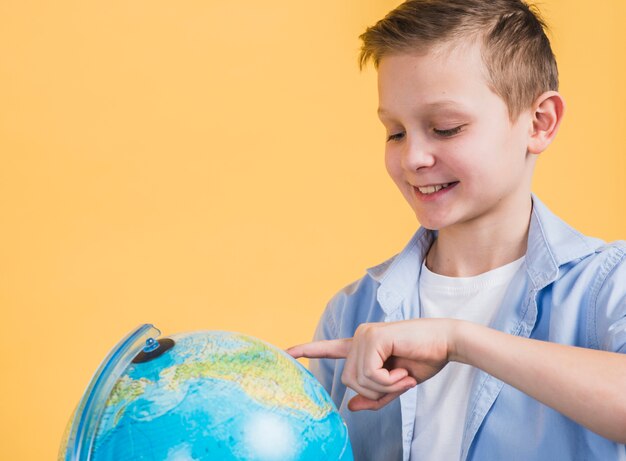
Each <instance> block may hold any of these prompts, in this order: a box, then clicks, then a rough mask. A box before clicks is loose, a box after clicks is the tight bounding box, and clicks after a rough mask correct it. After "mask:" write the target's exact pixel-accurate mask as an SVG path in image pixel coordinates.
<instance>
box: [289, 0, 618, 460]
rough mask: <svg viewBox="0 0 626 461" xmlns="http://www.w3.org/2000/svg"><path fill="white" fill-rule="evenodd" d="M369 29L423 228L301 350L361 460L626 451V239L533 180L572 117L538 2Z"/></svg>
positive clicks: (465, 6) (504, 0)
mask: <svg viewBox="0 0 626 461" xmlns="http://www.w3.org/2000/svg"><path fill="white" fill-rule="evenodd" d="M361 38H362V40H363V48H362V54H361V65H364V64H365V63H367V61H369V60H373V61H374V64H375V66H376V67H377V69H378V82H379V86H378V91H379V103H380V107H379V116H380V119H381V121H382V123H383V124H384V125H385V127H386V130H387V137H388V138H387V145H386V152H385V161H386V167H387V170H388V172H389V174H390V176H391V177H392V179H393V180H394V182H395V183H396V185H397V186H398V188H399V189H400V191H401V192H402V194H403V196H404V198H405V199H406V201H407V202H408V203H409V205H410V206H411V207H412V209H413V210H414V212H415V214H416V216H417V219H418V221H419V222H420V223H421V225H422V227H421V228H420V229H419V230H418V232H417V233H416V235H415V236H414V237H413V239H412V240H411V241H410V242H409V244H408V245H407V246H406V248H405V249H404V250H403V251H402V252H401V253H400V254H399V255H397V256H396V257H394V258H392V259H391V260H389V261H387V262H385V263H383V264H382V265H380V266H377V267H374V268H372V269H370V270H368V274H367V275H366V276H365V277H363V278H362V279H361V280H359V281H357V282H355V283H354V284H352V285H350V286H348V287H347V288H345V289H344V290H343V291H341V292H340V293H338V294H337V295H336V296H335V297H334V298H333V300H332V301H331V302H330V304H329V306H328V307H327V309H326V311H325V312H324V314H323V316H322V318H321V321H320V324H319V326H318V329H317V332H316V340H318V341H316V342H313V343H309V344H305V345H302V346H296V347H294V348H291V349H290V350H289V352H290V353H291V354H292V355H293V356H294V357H310V358H322V360H319V361H317V360H313V361H312V362H311V368H312V371H313V372H314V374H315V376H316V377H317V378H318V379H319V380H320V382H321V383H322V384H323V385H324V387H325V388H326V389H327V390H328V392H329V393H330V394H331V396H332V398H333V399H334V401H335V403H336V404H337V406H338V408H339V409H340V412H341V414H342V416H343V417H344V418H345V421H346V423H347V425H348V429H349V432H350V437H351V441H352V444H353V449H354V453H355V458H356V459H357V460H359V461H362V460H374V461H387V460H401V459H402V460H408V459H409V458H410V459H412V460H428V461H430V460H435V461H437V460H443V461H449V460H459V459H460V460H466V459H467V460H550V461H552V460H572V459H580V460H596V459H597V460H603V461H606V460H617V459H622V460H624V459H626V448H625V446H624V445H623V444H624V443H626V397H625V396H624V395H623V393H624V389H626V356H624V355H623V353H624V352H626V245H624V243H623V242H622V243H614V244H608V245H607V244H604V243H603V242H601V241H599V240H596V239H591V238H588V237H585V236H583V235H581V234H579V233H578V232H576V231H575V230H573V229H572V228H570V227H569V226H567V225H566V224H565V223H564V222H562V221H561V220H559V219H558V218H557V217H556V216H554V215H553V214H551V213H550V211H549V210H548V209H547V208H546V207H545V206H544V205H543V204H542V203H541V202H540V201H539V200H538V199H537V198H536V197H534V196H533V195H532V194H531V191H530V185H531V177H532V173H533V168H534V164H535V160H536V157H537V156H538V155H539V154H540V153H541V152H543V151H544V150H545V149H546V148H547V147H548V145H549V144H550V143H551V141H552V140H553V139H554V137H555V135H556V133H557V130H558V127H559V124H560V122H561V119H562V116H563V110H564V102H563V99H562V98H561V96H560V95H559V93H558V92H557V89H558V88H557V87H558V77H557V68H556V62H555V60H554V56H553V54H552V50H551V48H550V43H549V41H548V39H547V37H546V36H545V33H544V28H543V23H542V22H541V20H540V19H538V17H537V16H536V15H535V14H534V13H533V12H532V11H531V10H530V9H529V8H528V6H527V5H525V4H524V3H522V2H521V0H490V1H484V0H409V1H407V2H405V3H404V4H402V5H400V6H399V7H398V8H396V9H395V10H394V11H392V12H391V13H389V14H388V15H387V16H386V17H385V18H384V19H382V20H381V21H379V22H378V23H377V24H376V25H375V26H373V27H371V28H369V29H368V30H367V31H366V32H365V33H364V34H363V35H362V36H361ZM336 358H345V359H346V360H345V361H343V360H332V359H336ZM358 410H378V411H358Z"/></svg>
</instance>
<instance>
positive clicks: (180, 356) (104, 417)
mask: <svg viewBox="0 0 626 461" xmlns="http://www.w3.org/2000/svg"><path fill="white" fill-rule="evenodd" d="M159 334H160V332H159V331H158V330H157V329H156V328H154V327H153V326H152V325H143V326H141V327H139V328H138V329H137V330H135V331H133V332H131V333H130V334H129V335H128V336H127V337H126V338H125V339H124V340H122V341H121V342H120V343H119V344H118V345H117V346H116V347H115V348H114V349H113V350H112V351H111V353H110V354H109V356H108V357H107V358H106V359H105V360H104V362H103V363H102V365H101V366H100V368H99V369H98V371H97V372H96V374H95V375H94V377H93V379H92V381H91V383H90V385H89V387H88V388H87V390H86V391H85V394H84V396H83V398H82V400H81V402H80V404H79V406H78V408H77V410H76V412H75V414H74V417H73V418H72V419H71V420H70V423H69V424H68V429H67V431H66V435H65V436H64V440H63V442H62V444H61V449H60V452H59V458H58V459H59V461H78V460H80V461H104V460H115V461H122V460H150V461H153V460H154V461H157V460H158V461H160V460H185V461H192V460H224V461H227V460H250V461H291V460H293V461H306V460H311V461H319V460H338V461H350V460H352V459H353V457H352V449H351V447H350V441H349V438H348V432H347V429H346V426H345V423H344V422H343V420H342V419H341V417H340V416H339V413H338V412H337V410H336V408H335V406H334V404H333V402H332V400H331V399H330V397H329V396H328V394H327V393H326V391H325V390H324V389H323V387H322V386H321V385H320V384H319V383H318V382H317V381H316V379H315V378H314V377H313V376H312V375H311V374H310V373H309V372H308V370H306V369H305V368H304V367H303V366H302V365H300V364H299V363H298V362H297V361H296V360H294V359H293V358H291V357H290V356H289V355H288V354H286V353H285V352H283V351H282V350H280V349H278V348H276V347H274V346H272V345H270V344H268V343H266V342H264V341H261V340H259V339H256V338H253V337H250V336H246V335H243V334H239V333H230V332H223V331H198V332H191V333H184V334H178V335H173V336H170V337H169V339H168V341H167V343H166V342H164V341H163V340H160V341H156V340H155V338H156V337H157V336H158V335H159ZM169 340H171V341H169ZM172 341H173V344H172ZM163 344H167V346H166V347H163ZM159 347H162V349H161V350H159ZM139 354H142V355H141V360H136V363H133V359H135V358H140V357H138V355H139Z"/></svg>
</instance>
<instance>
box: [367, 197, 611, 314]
mask: <svg viewBox="0 0 626 461" xmlns="http://www.w3.org/2000/svg"><path fill="white" fill-rule="evenodd" d="M532 201H533V209H532V214H531V219H530V227H529V230H528V248H527V251H526V265H527V270H528V274H529V277H530V279H531V280H532V283H533V285H534V287H535V288H537V289H540V288H543V287H545V286H546V285H548V284H549V283H551V282H553V281H554V280H556V279H557V278H558V274H559V267H560V266H562V265H563V264H566V263H568V262H570V261H573V260H576V259H580V258H583V257H584V256H587V255H589V254H591V253H593V252H594V251H595V249H596V248H597V247H598V246H600V245H601V244H602V241H601V240H598V239H591V238H588V237H585V236H584V235H583V234H581V233H580V232H578V231H576V230H575V229H573V228H572V227H570V226H569V225H568V224H566V223H565V222H564V221H562V220H561V219H560V218H558V217H557V216H556V215H554V214H553V213H552V212H551V211H550V210H549V209H548V208H547V207H546V206H545V205H544V204H543V203H542V202H541V201H540V200H539V199H538V198H537V197H536V196H535V195H534V194H533V195H532ZM436 236H437V233H436V232H435V231H431V230H428V229H425V228H423V227H420V228H419V229H418V231H417V232H416V233H415V235H413V237H412V238H411V240H410V241H409V243H408V244H407V245H406V247H405V248H404V249H403V250H402V251H401V252H400V253H399V254H398V255H396V256H394V257H393V258H391V259H389V260H387V261H385V262H383V263H382V264H379V265H377V266H374V267H371V268H369V269H368V270H367V273H368V274H369V276H370V277H372V278H373V279H374V280H375V281H377V282H378V283H380V289H379V299H378V301H379V303H380V304H381V307H382V308H383V310H384V311H385V312H386V313H389V312H390V311H392V310H394V309H396V308H397V307H398V306H399V305H400V304H401V302H402V300H403V299H404V298H405V297H406V296H408V295H409V294H410V293H411V292H412V290H413V288H414V286H415V283H417V280H418V277H419V271H420V267H421V265H422V262H423V260H424V258H425V257H426V253H427V252H428V249H429V248H430V246H431V245H432V242H433V241H434V240H435V238H436Z"/></svg>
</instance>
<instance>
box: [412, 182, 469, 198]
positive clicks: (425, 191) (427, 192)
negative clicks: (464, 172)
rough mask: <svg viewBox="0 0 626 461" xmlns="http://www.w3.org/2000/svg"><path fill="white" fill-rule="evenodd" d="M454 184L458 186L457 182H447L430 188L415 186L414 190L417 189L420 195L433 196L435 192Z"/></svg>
mask: <svg viewBox="0 0 626 461" xmlns="http://www.w3.org/2000/svg"><path fill="white" fill-rule="evenodd" d="M455 184H458V181H456V182H448V183H445V184H435V185H432V186H416V187H415V189H417V190H418V191H419V192H420V193H421V194H424V195H430V194H434V193H435V192H439V191H440V190H441V189H446V188H448V187H450V186H453V185H455Z"/></svg>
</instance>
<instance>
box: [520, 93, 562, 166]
mask: <svg viewBox="0 0 626 461" xmlns="http://www.w3.org/2000/svg"><path fill="white" fill-rule="evenodd" d="M564 112H565V101H564V100H563V97H562V96H561V95H560V94H559V93H557V92H556V91H546V92H545V93H543V94H541V95H540V96H539V97H538V98H537V99H536V100H535V102H534V104H533V110H532V130H531V133H530V138H529V139H528V152H530V153H531V154H540V153H542V152H543V151H544V150H546V148H547V147H548V146H549V145H550V143H551V142H552V140H553V139H554V137H555V136H556V133H557V131H558V130H559V126H560V125H561V120H562V119H563V114H564Z"/></svg>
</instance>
